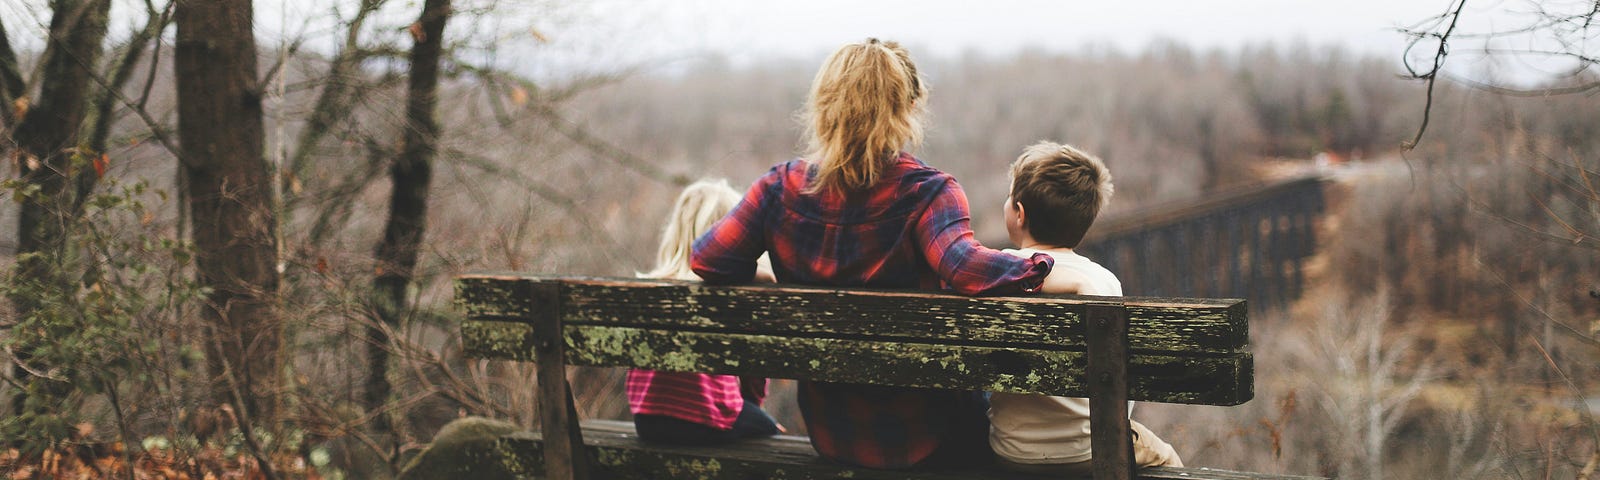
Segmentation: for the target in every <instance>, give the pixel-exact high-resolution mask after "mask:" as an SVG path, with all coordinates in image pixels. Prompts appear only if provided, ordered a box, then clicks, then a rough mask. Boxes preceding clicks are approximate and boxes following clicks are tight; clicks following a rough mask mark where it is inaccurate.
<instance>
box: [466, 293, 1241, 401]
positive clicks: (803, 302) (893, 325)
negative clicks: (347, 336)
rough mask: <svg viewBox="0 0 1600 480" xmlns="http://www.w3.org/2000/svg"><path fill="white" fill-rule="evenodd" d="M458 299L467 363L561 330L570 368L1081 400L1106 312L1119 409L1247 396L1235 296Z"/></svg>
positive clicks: (504, 354) (531, 346) (519, 356)
mask: <svg viewBox="0 0 1600 480" xmlns="http://www.w3.org/2000/svg"><path fill="white" fill-rule="evenodd" d="M456 299H457V302H458V303H459V304H460V306H461V307H462V308H464V309H465V311H466V313H467V315H468V320H467V321H466V322H465V323H463V324H462V339H463V343H464V344H465V349H466V351H467V352H468V354H469V355H472V356H475V357H482V358H499V359H512V360H534V359H535V356H536V353H535V352H536V351H537V350H539V348H538V346H539V343H540V342H541V341H546V340H552V339H550V338H546V337H549V336H551V335H549V334H546V335H544V336H541V334H540V333H539V332H540V331H550V332H554V331H559V332H560V333H559V336H560V339H559V341H560V342H561V345H557V346H558V347H564V348H560V349H558V350H559V351H561V352H562V353H561V355H560V356H561V358H564V359H565V362H566V363H567V364H570V365H589V366H617V367H636V368H645V369H652V370H663V371H678V372H704V373H721V374H731V375H756V376H765V377H774V378H794V379H808V380H827V381H836V382H852V383H869V384H879V385H896V386H912V387H934V388H950V389H966V390H989V391H997V392H1012V393H1036V394H1047V395H1063V396H1077V397H1087V396H1089V395H1088V388H1089V387H1088V382H1087V381H1086V377H1087V375H1086V373H1085V372H1086V367H1087V365H1088V359H1087V357H1088V355H1089V353H1088V352H1089V351H1090V350H1091V348H1090V347H1091V346H1095V345H1097V342H1113V341H1114V340H1115V339H1111V338H1105V339H1102V338H1093V337H1092V335H1091V332H1090V331H1091V330H1096V329H1095V328H1090V327H1089V326H1088V325H1087V323H1088V322H1086V321H1085V319H1086V318H1089V314H1090V313H1091V312H1114V313H1117V314H1119V315H1117V316H1122V315H1125V318H1126V348H1127V350H1126V351H1127V382H1128V383H1127V385H1128V388H1127V392H1128V399H1130V400H1140V401H1153V402H1168V403H1186V404H1203V405H1237V404H1241V403H1244V402H1246V401H1249V400H1250V398H1251V397H1252V396H1253V393H1254V391H1253V365H1254V364H1253V361H1252V357H1251V354H1250V345H1249V341H1250V340H1249V339H1250V335H1249V326H1248V323H1247V321H1246V316H1245V304H1244V301H1243V300H1232V299H1228V300H1217V299H1176V298H1144V297H1118V298H1111V297H1084V296H1071V295H1039V296H1028V297H976V298H974V297H964V296H957V295H945V294H938V293H932V292H923V291H894V290H855V289H852V290H836V289H822V288H807V287H794V286H786V285H764V286H729V287H712V286H704V285H700V284H697V283H691V282H676V281H659V280H638V279H623V278H590V277H552V276H533V275H525V274H474V275H466V276H462V277H459V278H458V279H457V282H456ZM1102 323H1104V322H1102ZM541 325H543V327H541ZM545 329H548V330H545ZM546 347H549V345H548V344H547V345H546ZM1097 348H1098V347H1097ZM1119 383H1120V382H1119Z"/></svg>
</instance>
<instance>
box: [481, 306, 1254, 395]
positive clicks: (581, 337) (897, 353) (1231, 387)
mask: <svg viewBox="0 0 1600 480" xmlns="http://www.w3.org/2000/svg"><path fill="white" fill-rule="evenodd" d="M461 330H462V338H463V343H464V347H465V349H466V352H467V354H468V355H471V356H474V357H480V358H497V359H505V360H521V361H532V360H534V355H533V352H534V344H535V342H536V340H535V336H534V334H533V330H532V328H531V327H530V326H529V325H528V324H525V323H518V322H510V321H497V320H467V321H465V322H462V326H461ZM563 340H564V342H565V344H566V348H567V356H566V360H567V362H568V363H570V364H572V365H583V366H601V367H605V366H631V367H638V368H648V369H652V370H663V371H674V372H704V373H721V374H727V375H757V376H767V377H775V378H797V379H806V380H832V381H842V382H859V383H883V384H887V385H903V386H919V387H933V388H954V389H971V390H989V391H999V392H1010V393H1037V394H1044V395H1065V396H1078V397H1083V396H1086V395H1088V389H1087V387H1086V385H1085V384H1084V382H1083V379H1082V376H1083V372H1084V369H1085V367H1086V365H1087V361H1086V359H1085V357H1084V356H1083V354H1082V353H1080V352H1066V351H1049V350H1027V349H1017V348H1004V347H974V346H961V345H927V344H906V343H895V342H882V341H868V340H847V339H792V338H783V337H770V336H760V335H738V334H714V333H702V332H673V331H650V330H643V329H634V328H626V327H596V326H569V327H566V328H565V335H563ZM888 362H895V363H893V364H894V365H897V368H893V369H885V368H881V366H883V365H889V364H891V363H888ZM1129 370H1130V373H1131V375H1132V378H1131V379H1130V383H1129V385H1130V387H1131V389H1130V391H1129V396H1130V398H1132V399H1133V400H1139V401H1151V402H1165V403H1186V404H1199V405H1237V404H1241V403H1244V402H1246V401H1249V400H1250V399H1251V398H1252V397H1253V396H1254V388H1253V385H1254V381H1253V378H1254V363H1253V361H1252V358H1251V355H1250V354H1248V353H1239V354H1234V355H1230V356H1225V357H1178V356H1169V355H1153V354H1146V353H1135V354H1133V355H1132V357H1131V360H1130V364H1129Z"/></svg>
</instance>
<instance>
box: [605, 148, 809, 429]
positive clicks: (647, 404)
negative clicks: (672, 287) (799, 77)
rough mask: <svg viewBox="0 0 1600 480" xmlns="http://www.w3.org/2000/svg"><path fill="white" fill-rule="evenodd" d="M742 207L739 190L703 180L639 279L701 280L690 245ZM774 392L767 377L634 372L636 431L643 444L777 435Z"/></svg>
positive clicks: (682, 202) (675, 212) (631, 403)
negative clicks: (766, 407) (767, 400)
mask: <svg viewBox="0 0 1600 480" xmlns="http://www.w3.org/2000/svg"><path fill="white" fill-rule="evenodd" d="M737 203H739V192H738V191H736V190H734V189H733V187H730V186H728V182H727V181H726V180H720V179H719V180H714V181H713V180H701V181H698V182H695V183H694V184H692V185H689V186H688V187H685V188H684V189H683V193H681V194H679V195H678V201H677V203H675V204H673V206H672V214H671V215H670V216H668V217H667V226H666V228H665V229H664V230H663V231H662V232H661V247H660V248H659V249H658V250H657V253H656V266H655V268H654V269H651V270H650V272H648V273H641V274H639V276H640V277H642V278H664V279H673V280H699V279H700V277H697V276H695V274H694V272H692V271H690V270H689V252H690V247H691V245H692V244H693V243H694V239H695V238H696V237H698V236H700V234H701V233H704V232H705V231H707V230H708V229H710V228H711V225H712V224H713V223H716V221H717V220H719V219H721V218H722V217H723V215H726V214H727V213H728V211H729V210H732V209H733V206H734V205H735V204H737ZM767 275H768V277H769V278H770V275H771V274H770V273H769V274H767ZM766 390H767V382H766V379H762V378H746V379H741V378H739V377H735V376H732V375H708V374H704V373H679V372H656V371H651V370H629V371H628V409H629V410H631V411H632V412H633V425H634V428H635V430H637V431H638V433H639V438H640V439H642V440H645V441H651V442H663V443H673V444H689V445H711V444H717V443H725V442H730V441H733V440H738V439H741V438H751V437H766V436H771V435H774V434H777V433H778V430H779V429H778V424H777V423H776V422H774V421H773V420H772V417H771V416H769V415H767V412H765V411H763V410H762V409H761V401H762V399H763V398H764V397H766Z"/></svg>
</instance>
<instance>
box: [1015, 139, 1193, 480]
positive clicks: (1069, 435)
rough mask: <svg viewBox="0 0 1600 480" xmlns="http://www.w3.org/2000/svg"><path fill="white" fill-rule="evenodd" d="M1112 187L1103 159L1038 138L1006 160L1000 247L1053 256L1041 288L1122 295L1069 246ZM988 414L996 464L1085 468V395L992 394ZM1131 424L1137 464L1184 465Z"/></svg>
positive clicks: (1025, 468)
mask: <svg viewBox="0 0 1600 480" xmlns="http://www.w3.org/2000/svg"><path fill="white" fill-rule="evenodd" d="M1111 193H1112V186H1111V173H1110V172H1109V171H1107V170H1106V166H1105V163H1104V162H1101V161H1100V159H1099V158H1096V157H1094V156H1092V155H1089V154H1086V153H1084V152H1082V151H1079V150H1078V149H1077V148H1073V147H1072V146H1070V145H1061V144H1056V143H1051V142H1040V143H1038V144H1036V145H1033V146H1030V147H1028V148H1027V149H1025V150H1023V152H1022V156H1020V157H1018V158H1017V161H1016V162H1015V163H1012V164H1011V191H1010V195H1008V196H1007V197H1006V205H1005V220H1006V233H1008V234H1010V236H1011V241H1012V243H1015V244H1016V245H1017V246H1018V249H1017V250H1006V252H1008V253H1011V254H1014V255H1018V256H1023V257H1027V256H1031V255H1034V254H1035V253H1046V254H1049V255H1050V256H1052V257H1054V258H1055V261H1056V265H1055V269H1054V270H1052V271H1051V272H1050V275H1049V276H1047V277H1045V281H1044V285H1043V287H1041V289H1040V291H1042V292H1044V293H1076V294H1080V295H1105V296H1121V295H1122V282H1120V281H1118V280H1117V276H1116V275H1113V274H1112V273H1111V272H1110V271H1108V270H1106V269H1105V267H1101V266H1100V264H1097V263H1095V262H1093V261H1091V260H1089V259H1087V258H1084V257H1083V256H1082V255H1078V254H1077V253H1074V252H1073V251H1072V249H1073V248H1075V247H1077V246H1078V243H1079V242H1081V241H1082V240H1083V236H1084V233H1085V232H1087V231H1088V230H1089V226H1090V225H1091V224H1093V223H1094V219H1095V216H1097V215H1099V213H1100V209H1101V208H1102V207H1104V206H1105V205H1106V204H1107V203H1109V202H1110V200H1111ZM1129 407H1130V408H1131V407H1132V405H1131V402H1130V405H1129ZM989 420H990V422H991V424H992V427H991V429H990V431H989V445H990V446H992V447H994V451H995V454H996V455H997V456H998V457H999V458H998V460H999V462H1000V465H1001V466H1003V467H1006V468H1008V469H1012V470H1017V471H1022V472H1029V473H1047V474H1061V473H1067V474H1077V475H1087V474H1089V473H1090V472H1091V468H1090V462H1089V459H1090V452H1089V400H1088V399H1084V398H1065V397H1050V396H1043V395H1015V394H1005V393H995V394H994V395H993V397H992V398H991V399H990V407H989ZM1132 423H1133V435H1134V442H1133V443H1134V445H1133V455H1134V461H1135V463H1137V464H1138V465H1139V466H1140V467H1148V466H1158V465H1161V466H1174V467H1181V466H1183V461H1182V460H1180V459H1179V458H1178V454H1177V452H1175V451H1173V449H1172V446H1171V445H1168V444H1167V443H1166V442H1163V441H1161V439H1160V438H1157V437H1156V435H1155V434H1153V433H1151V432H1150V430H1149V429H1146V428H1145V427H1144V425H1140V424H1139V422H1132Z"/></svg>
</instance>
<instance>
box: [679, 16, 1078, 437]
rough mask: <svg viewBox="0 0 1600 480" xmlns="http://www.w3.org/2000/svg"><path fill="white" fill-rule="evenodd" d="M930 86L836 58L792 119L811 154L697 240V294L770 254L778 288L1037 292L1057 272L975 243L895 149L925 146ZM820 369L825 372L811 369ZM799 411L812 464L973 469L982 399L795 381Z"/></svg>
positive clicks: (938, 187)
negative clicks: (814, 458) (816, 457)
mask: <svg viewBox="0 0 1600 480" xmlns="http://www.w3.org/2000/svg"><path fill="white" fill-rule="evenodd" d="M927 97H928V87H927V85H926V83H925V82H923V81H922V78H921V76H919V75H918V74H917V66H916V64H915V63H912V61H911V56H910V55H909V54H908V53H906V50H905V49H904V48H901V47H900V45H898V44H896V43H895V42H884V41H879V40H878V39H875V38H873V39H867V41H864V42H857V43H852V44H849V45H845V46H842V47H839V49H838V50H836V51H834V52H833V54H832V55H829V56H828V58H827V60H824V61H823V65H822V68H821V69H819V70H818V71H817V75H816V78H815V79H814V80H812V83H811V94H810V95H809V96H808V98H807V100H806V106H805V110H804V112H803V113H802V117H803V118H804V121H805V124H806V136H807V140H808V141H807V144H808V145H809V148H808V151H807V152H806V154H805V155H804V156H803V158H799V159H795V160H793V161H789V162H785V163H782V164H779V165H777V166H774V167H773V168H772V169H771V170H770V171H768V172H767V174H766V175H763V176H762V177H761V178H760V179H758V180H756V182H755V184H753V185H751V186H750V189H749V190H748V191H747V192H746V193H745V196H744V200H743V201H741V202H739V205H738V206H736V207H734V209H733V211H732V212H731V213H729V214H728V216H727V218H724V219H723V220H722V221H721V222H717V224H716V225H714V226H712V227H711V230H710V231H709V232H707V233H706V234H705V235H704V236H702V237H700V239H699V240H697V241H696V242H695V245H694V253H693V256H692V261H691V265H692V266H693V268H694V272H695V274H697V275H700V277H701V278H703V279H705V281H706V283H718V284H729V283H745V282H750V281H752V280H753V279H754V278H755V275H756V270H757V268H756V266H757V261H758V259H759V258H760V257H761V256H762V255H763V254H770V255H771V259H772V271H773V273H774V274H775V275H776V277H777V280H778V281H780V282H784V283H793V284H800V285H815V286H823V287H830V288H831V287H876V288H920V289H929V290H938V289H942V288H948V289H950V290H954V291H956V292H960V293H964V294H969V295H972V294H1007V293H1023V292H1030V291H1035V290H1037V289H1038V287H1039V285H1040V283H1041V282H1043V281H1044V278H1045V275H1046V274H1048V273H1049V272H1050V264H1051V262H1053V261H1054V260H1052V259H1051V258H1050V256H1049V255H1044V254H1040V255H1037V256H1035V257H1033V258H1017V257H1013V256H1011V255H1007V254H1005V253H1002V252H1000V251H999V250H994V249H989V248H984V247H983V245H980V244H979V243H978V242H977V240H974V239H973V234H972V227H971V223H970V218H969V217H970V215H969V210H968V207H967V196H966V194H965V193H963V192H962V190H961V186H960V185H958V184H956V181H955V179H954V178H952V177H951V176H950V175H949V174H946V173H944V172H941V171H939V170H938V169H936V168H933V167H931V166H928V164H926V163H923V162H922V160H919V159H917V158H916V157H913V156H912V155H911V154H910V153H908V152H907V151H906V150H907V149H909V148H911V147H912V146H914V145H915V144H916V143H917V142H918V140H919V139H920V138H921V137H922V112H923V109H924V108H923V107H924V106H925V105H926V102H927ZM822 361H826V360H822ZM798 393H799V404H800V413H801V415H802V416H803V417H804V418H805V422H806V430H807V433H808V434H809V435H810V438H811V445H812V447H814V448H816V449H817V453H818V454H820V455H821V456H822V457H823V458H826V459H829V460H833V461H836V462H840V463H846V464H850V465H860V466H864V467H871V468H911V467H918V466H925V465H930V464H935V463H945V464H956V463H975V462H984V461H987V460H988V459H989V457H990V456H991V455H990V453H989V443H988V442H987V441H985V434H986V433H987V432H988V431H989V425H988V419H987V418H986V417H985V416H984V412H985V411H987V408H988V404H987V403H986V402H985V400H984V396H983V393H982V392H960V391H949V390H936V389H918V388H901V387H887V386H873V385H857V384H844V383H832V382H813V381H802V382H800V388H799V392H798Z"/></svg>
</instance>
